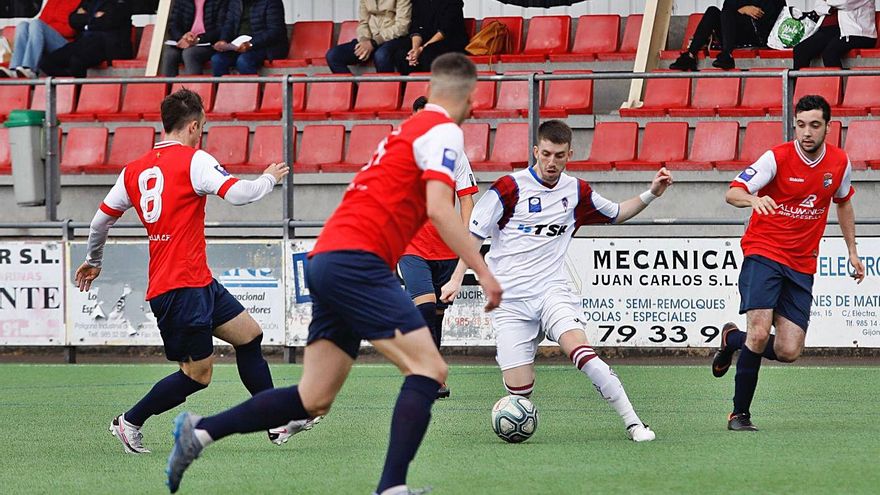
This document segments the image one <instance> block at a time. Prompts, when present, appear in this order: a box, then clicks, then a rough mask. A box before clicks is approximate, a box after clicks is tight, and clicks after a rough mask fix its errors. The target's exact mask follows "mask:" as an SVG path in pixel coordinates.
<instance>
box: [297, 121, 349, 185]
mask: <svg viewBox="0 0 880 495" xmlns="http://www.w3.org/2000/svg"><path fill="white" fill-rule="evenodd" d="M344 142H345V126H342V125H309V126H306V128H305V129H303V134H302V141H301V142H300V146H299V155H298V156H297V157H296V162H294V164H293V169H292V170H293V172H294V173H308V172H318V171H319V170H320V169H321V165H323V164H325V163H339V162H341V161H342V147H343V143H344Z"/></svg>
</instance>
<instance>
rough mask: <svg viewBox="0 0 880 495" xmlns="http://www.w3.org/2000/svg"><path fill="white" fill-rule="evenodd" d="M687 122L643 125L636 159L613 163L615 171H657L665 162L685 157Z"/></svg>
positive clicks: (680, 159)
mask: <svg viewBox="0 0 880 495" xmlns="http://www.w3.org/2000/svg"><path fill="white" fill-rule="evenodd" d="M687 143H688V125H687V122H649V123H648V124H646V125H645V132H644V134H643V135H642V145H641V147H640V148H639V155H638V158H637V159H635V160H622V161H618V162H615V164H614V168H616V169H617V170H657V169H658V168H660V166H662V165H664V164H665V163H666V162H674V161H682V160H684V159H685V157H686V156H687Z"/></svg>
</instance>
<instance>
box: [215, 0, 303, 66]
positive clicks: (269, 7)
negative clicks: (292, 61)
mask: <svg viewBox="0 0 880 495" xmlns="http://www.w3.org/2000/svg"><path fill="white" fill-rule="evenodd" d="M243 35H247V36H250V37H251V40H250V41H248V42H245V43H242V44H241V45H239V46H235V45H233V44H232V43H230V42H231V41H234V40H235V38H237V37H239V36H243ZM287 48H288V43H287V25H286V24H285V23H284V4H283V3H282V2H281V0H229V9H228V10H227V13H226V19H225V22H224V27H223V29H222V30H221V34H220V41H217V42H216V43H214V51H215V53H214V56H213V57H211V67H212V71H213V73H214V76H223V75H226V74H229V69H230V68H231V67H233V66H234V67H235V68H236V70H238V73H239V74H256V73H257V71H258V70H259V69H260V67H262V66H263V62H265V61H266V60H275V59H278V58H284V57H286V56H287Z"/></svg>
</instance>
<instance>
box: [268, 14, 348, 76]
mask: <svg viewBox="0 0 880 495" xmlns="http://www.w3.org/2000/svg"><path fill="white" fill-rule="evenodd" d="M332 45H333V21H298V22H296V23H294V24H293V34H291V36H290V50H289V51H288V52H287V58H286V59H280V60H273V61H271V62H269V63H268V64H267V65H269V66H271V67H306V66H308V65H326V64H327V62H326V60H325V59H324V56H325V55H326V54H327V50H329V49H330V47H331V46H332Z"/></svg>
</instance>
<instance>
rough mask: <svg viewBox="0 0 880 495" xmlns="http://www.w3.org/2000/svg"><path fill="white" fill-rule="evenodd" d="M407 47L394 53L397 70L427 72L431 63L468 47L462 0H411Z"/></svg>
mask: <svg viewBox="0 0 880 495" xmlns="http://www.w3.org/2000/svg"><path fill="white" fill-rule="evenodd" d="M409 38H410V40H411V46H409V47H408V46H406V45H405V44H403V43H401V46H399V47H398V48H397V53H396V54H395V64H396V66H397V71H398V72H400V73H401V74H404V75H406V74H409V73H411V72H430V70H431V62H433V61H434V59H435V58H437V57H439V56H440V55H443V54H444V53H448V52H462V53H464V47H465V46H467V44H468V35H467V29H466V28H465V26H464V2H462V0H413V2H412V23H411V24H410V26H409Z"/></svg>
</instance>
